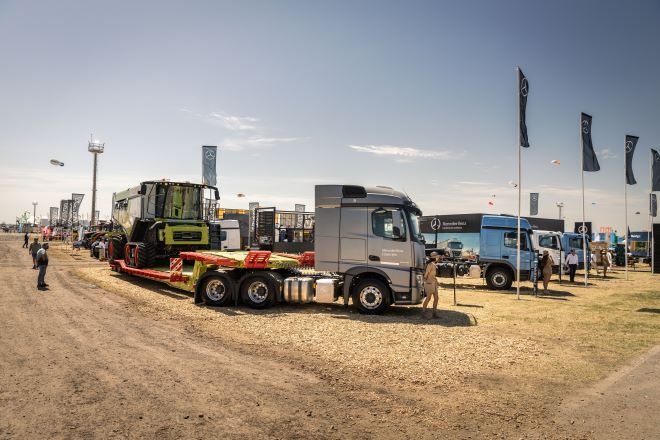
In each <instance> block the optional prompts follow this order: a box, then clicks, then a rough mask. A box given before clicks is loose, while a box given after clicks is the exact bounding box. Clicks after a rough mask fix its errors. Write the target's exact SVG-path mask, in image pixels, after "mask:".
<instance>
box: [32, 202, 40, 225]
mask: <svg viewBox="0 0 660 440" xmlns="http://www.w3.org/2000/svg"><path fill="white" fill-rule="evenodd" d="M38 204H39V202H37V201H36V200H35V201H33V202H32V206H33V208H34V209H33V211H32V222H33V223H34V226H35V227H36V226H37V205H38Z"/></svg>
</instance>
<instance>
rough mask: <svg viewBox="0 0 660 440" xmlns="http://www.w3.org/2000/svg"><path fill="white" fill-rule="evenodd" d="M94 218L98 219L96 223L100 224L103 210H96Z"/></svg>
mask: <svg viewBox="0 0 660 440" xmlns="http://www.w3.org/2000/svg"><path fill="white" fill-rule="evenodd" d="M94 219H95V220H96V224H99V223H100V222H101V211H96V212H95V213H94Z"/></svg>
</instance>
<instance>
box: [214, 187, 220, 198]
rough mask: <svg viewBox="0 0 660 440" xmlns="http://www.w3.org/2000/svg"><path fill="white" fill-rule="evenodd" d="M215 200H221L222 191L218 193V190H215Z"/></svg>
mask: <svg viewBox="0 0 660 440" xmlns="http://www.w3.org/2000/svg"><path fill="white" fill-rule="evenodd" d="M215 199H216V200H220V191H218V188H216V189H215Z"/></svg>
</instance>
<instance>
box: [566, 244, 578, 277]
mask: <svg viewBox="0 0 660 440" xmlns="http://www.w3.org/2000/svg"><path fill="white" fill-rule="evenodd" d="M566 264H567V265H568V270H569V276H570V278H571V283H574V282H575V271H576V270H577V267H578V256H577V255H576V254H575V249H571V253H570V254H568V255H566Z"/></svg>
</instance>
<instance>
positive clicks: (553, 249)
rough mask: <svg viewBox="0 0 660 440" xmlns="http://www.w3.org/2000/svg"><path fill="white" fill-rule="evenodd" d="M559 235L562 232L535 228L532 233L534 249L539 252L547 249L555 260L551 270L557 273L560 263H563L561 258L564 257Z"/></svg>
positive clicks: (564, 252) (564, 253) (541, 252)
mask: <svg viewBox="0 0 660 440" xmlns="http://www.w3.org/2000/svg"><path fill="white" fill-rule="evenodd" d="M561 236H562V233H561V232H556V231H540V230H535V231H534V234H532V243H534V249H536V250H537V251H538V253H539V254H543V251H548V253H549V254H550V256H551V257H552V260H553V261H554V262H555V264H554V265H553V266H552V271H553V272H554V273H559V267H560V264H561V263H563V261H562V259H565V258H566V251H564V250H563V248H562V246H561V242H562V240H561Z"/></svg>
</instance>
